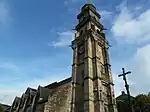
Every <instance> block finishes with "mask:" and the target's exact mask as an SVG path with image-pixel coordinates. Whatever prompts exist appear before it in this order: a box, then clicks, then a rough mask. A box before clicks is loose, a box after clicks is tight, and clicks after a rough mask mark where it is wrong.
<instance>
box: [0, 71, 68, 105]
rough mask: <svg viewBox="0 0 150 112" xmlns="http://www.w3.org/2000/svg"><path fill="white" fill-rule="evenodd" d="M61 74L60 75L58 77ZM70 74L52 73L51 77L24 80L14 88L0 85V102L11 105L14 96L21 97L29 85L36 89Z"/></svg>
mask: <svg viewBox="0 0 150 112" xmlns="http://www.w3.org/2000/svg"><path fill="white" fill-rule="evenodd" d="M58 76H59V77H58ZM68 77H69V75H67V74H65V73H64V74H57V75H56V74H55V75H50V76H49V77H48V76H47V77H42V78H40V79H39V78H35V79H32V80H30V81H25V82H22V83H19V82H18V84H17V85H15V86H14V87H12V88H4V87H3V88H1V87H0V90H1V91H0V103H4V104H8V105H11V104H12V102H13V100H14V98H15V97H16V96H18V97H21V95H22V93H24V92H25V91H26V89H27V88H28V87H30V88H34V89H37V87H38V86H39V85H41V86H46V85H48V84H51V83H53V82H56V81H57V82H59V81H61V80H63V79H66V78H68Z"/></svg>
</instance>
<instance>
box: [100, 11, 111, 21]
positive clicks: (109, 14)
mask: <svg viewBox="0 0 150 112" xmlns="http://www.w3.org/2000/svg"><path fill="white" fill-rule="evenodd" d="M98 12H99V14H100V15H101V17H102V19H106V18H109V17H111V16H112V15H113V12H110V11H106V10H102V11H98ZM109 19H110V18H109Z"/></svg>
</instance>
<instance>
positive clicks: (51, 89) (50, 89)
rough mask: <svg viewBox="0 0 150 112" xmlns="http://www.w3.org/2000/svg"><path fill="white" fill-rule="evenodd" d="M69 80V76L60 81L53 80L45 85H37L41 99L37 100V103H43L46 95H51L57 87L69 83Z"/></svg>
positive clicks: (56, 90) (46, 99) (46, 98)
mask: <svg viewBox="0 0 150 112" xmlns="http://www.w3.org/2000/svg"><path fill="white" fill-rule="evenodd" d="M70 82H71V77H70V78H67V79H65V80H62V81H60V82H54V83H52V84H49V85H47V86H45V87H41V86H39V87H38V90H39V92H40V98H41V100H39V102H38V103H44V102H47V101H48V97H49V96H53V95H54V94H56V93H57V92H58V88H59V89H60V88H62V87H63V85H65V84H67V83H70Z"/></svg>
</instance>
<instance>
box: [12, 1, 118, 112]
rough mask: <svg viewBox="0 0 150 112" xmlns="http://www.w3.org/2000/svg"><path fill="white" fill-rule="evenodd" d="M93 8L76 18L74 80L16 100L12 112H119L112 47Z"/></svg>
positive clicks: (72, 78) (26, 92)
mask: <svg viewBox="0 0 150 112" xmlns="http://www.w3.org/2000/svg"><path fill="white" fill-rule="evenodd" d="M100 18H101V16H100V14H99V13H98V12H97V11H96V7H95V6H94V5H93V4H85V5H84V6H83V7H82V8H81V12H80V13H79V14H78V15H77V19H78V24H77V25H76V27H75V30H76V33H75V38H74V40H73V41H72V49H73V64H72V76H71V77H70V78H68V79H65V80H63V81H61V82H55V83H52V84H50V85H47V86H45V87H41V86H39V87H38V89H32V88H27V90H26V91H25V93H24V94H23V95H22V96H21V98H19V97H16V98H15V99H14V102H13V104H12V106H11V109H10V112H117V108H116V100H115V95H114V84H113V80H112V74H111V66H110V63H109V54H108V48H109V44H108V41H107V39H106V37H105V34H104V32H103V30H104V27H103V25H102V24H101V23H100V22H99V20H100Z"/></svg>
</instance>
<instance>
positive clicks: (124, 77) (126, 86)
mask: <svg viewBox="0 0 150 112" xmlns="http://www.w3.org/2000/svg"><path fill="white" fill-rule="evenodd" d="M122 72H123V73H122V74H120V75H118V77H121V76H122V77H123V80H124V81H125V88H126V90H127V95H128V101H129V106H130V107H131V112H134V110H133V107H132V103H131V99H130V91H129V85H128V83H127V79H126V75H127V74H130V73H131V71H128V72H125V69H124V68H122Z"/></svg>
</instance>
